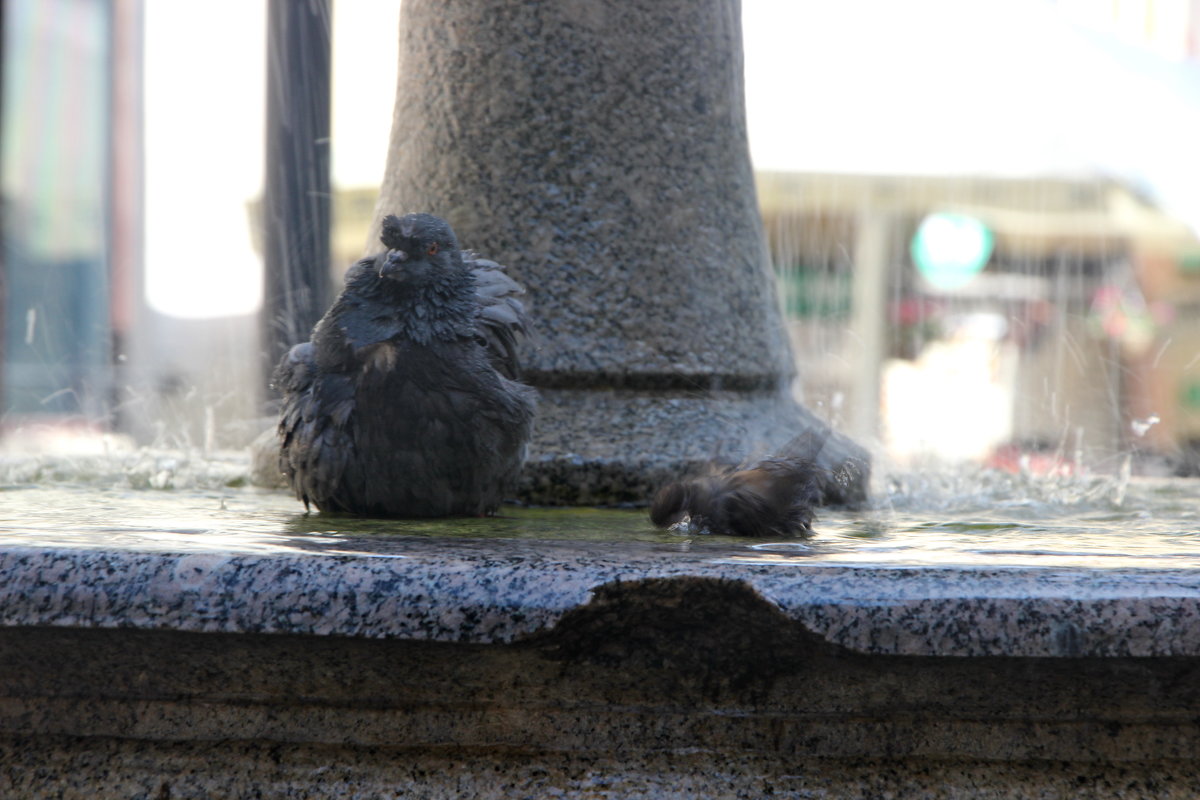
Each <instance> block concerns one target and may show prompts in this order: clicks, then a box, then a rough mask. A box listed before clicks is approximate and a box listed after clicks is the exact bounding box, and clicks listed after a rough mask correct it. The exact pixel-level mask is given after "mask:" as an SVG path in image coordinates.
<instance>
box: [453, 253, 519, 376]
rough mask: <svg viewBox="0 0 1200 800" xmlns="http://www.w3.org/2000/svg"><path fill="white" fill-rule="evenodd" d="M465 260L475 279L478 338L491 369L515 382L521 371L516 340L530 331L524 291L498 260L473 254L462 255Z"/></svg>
mask: <svg viewBox="0 0 1200 800" xmlns="http://www.w3.org/2000/svg"><path fill="white" fill-rule="evenodd" d="M463 261H464V263H465V264H466V265H467V267H468V268H469V269H470V270H471V274H472V275H474V277H475V296H476V298H477V300H478V302H479V322H478V325H477V329H476V332H477V334H478V336H479V339H480V341H481V343H482V344H483V346H484V347H485V348H486V349H487V352H488V358H489V359H490V360H491V362H492V366H494V367H495V368H496V370H497V371H498V372H499V373H500V374H501V375H503V376H504V377H506V378H508V379H510V380H516V379H517V377H518V375H519V373H520V370H521V362H520V359H519V357H518V355H517V337H518V336H521V335H523V334H525V333H526V331H527V318H526V316H525V305H524V304H523V303H522V302H521V300H520V297H521V295H523V294H525V290H524V289H522V288H521V285H520V284H518V283H517V282H516V281H514V280H513V279H512V278H510V277H508V275H507V274H506V273H505V272H504V267H502V266H500V265H499V264H497V263H496V262H495V261H489V260H487V259H486V258H480V257H479V256H477V255H476V254H475V253H471V252H464V253H463Z"/></svg>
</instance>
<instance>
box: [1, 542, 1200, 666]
mask: <svg viewBox="0 0 1200 800" xmlns="http://www.w3.org/2000/svg"><path fill="white" fill-rule="evenodd" d="M213 547H214V551H213V552H182V553H181V552H154V551H152V550H149V549H146V548H132V549H122V548H117V547H113V548H108V549H95V548H92V549H88V548H82V547H81V548H45V549H39V548H34V547H29V546H11V545H10V546H0V625H2V626H8V627H25V626H66V627H79V628H140V629H153V630H174V631H182V632H222V633H280V634H305V635H319V636H321V635H330V636H350V637H364V638H384V639H401V640H405V639H408V640H420V641H445V642H461V643H508V642H514V641H520V640H522V639H525V638H527V637H530V636H532V635H535V634H538V633H539V632H544V631H548V630H551V629H553V628H554V627H555V625H556V624H557V623H558V622H559V621H560V620H561V619H562V618H563V616H564V615H565V614H568V613H569V612H571V611H572V610H574V609H578V608H580V607H584V606H586V605H587V604H588V603H589V602H591V601H592V599H593V597H594V596H595V591H596V590H597V589H598V588H599V587H602V586H606V585H609V586H615V585H619V586H623V587H625V589H626V590H627V591H631V592H634V593H636V591H637V588H638V586H639V583H638V582H640V581H646V580H649V579H659V578H666V579H674V580H678V581H680V582H683V583H688V582H694V581H700V582H704V581H706V580H716V581H732V582H735V583H738V584H742V585H745V586H747V587H749V588H751V589H752V590H753V592H755V593H757V595H758V596H760V597H761V598H762V599H763V600H765V601H766V604H768V605H769V606H770V607H773V608H777V609H778V610H779V611H780V612H782V614H783V615H784V616H785V617H786V618H788V619H790V620H792V621H794V622H796V623H799V624H800V625H801V626H803V628H805V629H806V630H808V631H809V632H811V633H813V634H816V635H817V636H819V637H821V638H822V639H824V640H825V641H827V642H829V643H830V644H833V645H836V646H839V647H842V648H846V649H848V650H849V651H853V652H859V653H868V654H877V655H909V656H1062V657H1094V656H1095V657H1115V656H1195V655H1200V575H1198V574H1197V573H1196V572H1195V571H1190V570H1184V569H1179V570H1147V569H1129V570H1120V569H1118V570H1112V569H1101V568H1096V569H1087V568H995V569H989V568H961V567H955V568H943V567H902V566H874V567H872V566H838V565H828V564H817V563H805V562H804V561H803V560H802V559H785V558H780V559H773V558H771V557H770V556H769V555H764V556H762V557H759V556H756V555H736V554H720V553H714V552H712V551H700V550H697V551H689V550H688V549H687V548H685V547H682V546H681V547H678V548H669V547H663V546H650V545H639V543H628V542H626V543H621V544H619V545H617V544H614V545H612V546H606V545H605V544H604V543H584V544H576V543H564V542H530V541H518V540H462V539H452V540H432V539H428V538H421V537H398V538H389V539H387V540H379V539H377V540H374V541H373V542H372V541H357V542H355V543H354V548H353V549H352V550H349V549H347V548H346V547H345V546H344V545H343V546H342V547H339V548H336V549H332V550H319V549H316V548H315V547H314V548H313V549H312V550H311V551H310V552H306V551H304V549H303V548H302V547H300V548H293V549H292V550H291V551H281V552H271V553H251V552H238V548H237V545H236V542H234V543H231V542H230V541H229V540H228V539H223V540H221V542H220V544H219V545H218V544H214V546H213ZM218 548H220V549H221V551H220V552H218V551H217V549H218Z"/></svg>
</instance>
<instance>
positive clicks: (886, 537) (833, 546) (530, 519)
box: [0, 453, 1200, 568]
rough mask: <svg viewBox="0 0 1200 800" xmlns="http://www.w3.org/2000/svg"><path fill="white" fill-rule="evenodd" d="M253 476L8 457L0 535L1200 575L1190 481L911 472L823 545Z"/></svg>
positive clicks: (593, 512)
mask: <svg viewBox="0 0 1200 800" xmlns="http://www.w3.org/2000/svg"><path fill="white" fill-rule="evenodd" d="M242 474H244V464H243V463H242V462H241V461H239V460H238V459H237V458H231V459H229V460H228V461H222V460H221V459H192V460H190V461H189V460H188V459H187V458H184V457H182V456H178V457H167V456H163V455H161V454H160V455H156V456H152V455H148V454H145V453H143V454H140V455H138V456H136V457H134V456H131V458H130V460H129V461H128V462H126V463H125V464H124V465H123V466H122V465H121V464H119V463H116V462H112V461H109V462H105V461H103V460H98V461H96V462H94V463H93V462H91V461H87V460H77V461H75V462H74V463H73V465H69V464H67V463H66V462H62V463H53V462H46V461H44V460H43V461H42V462H41V463H40V466H31V465H30V464H29V463H21V464H16V463H8V464H3V463H0V540H2V541H3V542H4V543H5V544H7V545H25V546H28V545H37V546H47V545H48V546H61V547H85V548H95V547H116V548H130V549H139V550H154V551H201V550H202V551H210V552H211V551H229V552H239V553H247V552H306V553H325V554H330V555H341V554H348V553H355V554H369V555H374V556H379V557H402V556H404V554H405V544H406V543H408V542H412V541H414V540H417V539H419V540H421V541H423V542H424V543H425V544H426V545H427V544H428V540H429V539H430V538H432V537H440V538H442V539H444V540H446V542H447V546H448V547H451V546H453V547H465V546H471V544H472V543H482V542H487V543H488V546H489V547H490V548H492V549H494V550H495V549H497V548H498V549H499V553H500V554H503V553H504V552H505V550H504V548H507V547H511V548H513V552H514V554H516V553H520V552H529V551H530V550H537V549H538V547H539V546H540V545H544V546H545V547H546V548H548V549H550V550H553V549H555V548H557V547H561V546H562V545H563V544H564V543H576V544H584V543H586V544H587V545H588V546H589V547H603V548H605V550H606V551H607V552H608V553H610V554H614V555H617V556H620V555H621V554H623V553H629V555H631V556H632V555H634V554H635V553H637V552H646V551H647V550H649V551H655V552H660V553H664V552H681V551H687V552H689V553H690V554H691V556H692V557H697V556H699V557H701V558H703V557H705V556H711V558H713V559H715V560H720V561H724V562H742V563H758V564H787V563H796V562H805V563H822V564H855V565H864V564H890V565H920V564H938V565H954V564H961V565H974V566H983V565H996V566H1048V567H1053V566H1113V567H1125V568H1128V567H1150V568H1166V567H1170V568H1181V567H1186V568H1196V567H1200V511H1198V508H1197V504H1196V495H1197V489H1198V488H1200V487H1197V484H1196V483H1195V482H1194V481H1188V480H1180V479H1153V480H1151V479H1141V480H1133V481H1131V482H1125V483H1120V482H1119V479H1114V478H1111V477H1086V476H1084V477H1071V476H1067V477H1061V478H1055V479H1046V478H1032V477H1023V476H1013V475H1007V474H1001V473H985V472H980V473H977V474H974V475H964V474H963V473H961V472H954V473H950V472H947V473H922V474H917V473H914V474H911V475H906V476H904V477H903V478H895V479H885V480H884V481H883V482H882V483H883V486H882V487H880V488H879V490H878V491H877V494H876V497H877V500H876V507H875V508H873V509H871V510H870V511H867V512H862V513H849V512H839V511H828V510H827V511H824V512H822V513H821V515H820V517H819V519H818V523H817V526H816V530H817V535H816V536H815V537H813V538H812V539H809V540H804V541H797V540H793V541H783V542H764V541H758V540H755V541H748V540H740V539H734V538H729V537H720V536H701V537H692V538H690V539H685V538H682V537H680V536H679V535H677V534H673V533H668V532H662V531H659V530H657V529H655V528H653V527H652V526H651V525H650V523H649V520H648V519H647V517H646V514H645V512H644V511H639V510H632V511H630V510H601V509H590V508H565V509H538V508H519V507H515V506H506V507H504V508H503V509H502V511H503V513H502V514H501V515H499V516H496V517H491V518H479V519H452V520H373V519H361V518H357V517H350V516H340V515H326V514H316V513H313V514H307V513H305V512H304V509H303V506H301V505H300V504H299V503H298V502H297V501H296V500H294V499H293V498H292V497H291V496H289V495H287V494H285V493H282V492H269V491H263V490H258V489H253V488H250V487H247V486H245V485H244V480H242V478H241V477H240V476H241V475H242ZM156 487H167V488H163V489H158V488H156ZM170 487H174V488H170ZM500 541H505V542H508V543H510V544H505V545H499V542H500ZM426 549H427V548H426Z"/></svg>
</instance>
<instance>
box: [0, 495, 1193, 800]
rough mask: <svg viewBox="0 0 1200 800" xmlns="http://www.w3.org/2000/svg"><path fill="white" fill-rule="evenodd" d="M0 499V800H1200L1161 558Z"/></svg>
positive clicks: (601, 523) (238, 504) (1185, 578)
mask: <svg viewBox="0 0 1200 800" xmlns="http://www.w3.org/2000/svg"><path fill="white" fill-rule="evenodd" d="M131 498H132V499H131ZM4 499H5V500H7V501H8V503H7V506H8V508H10V509H11V508H14V507H20V508H22V509H23V511H22V512H21V513H20V515H19V516H20V519H19V520H17V519H15V518H10V519H9V520H8V523H7V531H6V532H5V533H4V534H2V535H0V687H3V688H2V689H0V753H3V758H2V759H0V763H4V764H11V765H14V766H13V767H11V768H10V769H9V770H8V771H7V772H4V771H0V789H3V790H4V792H3V794H4V795H5V796H9V795H14V796H23V795H27V796H42V795H45V794H53V795H54V796H66V797H72V796H80V797H82V796H84V795H85V794H87V793H88V792H89V791H91V792H93V793H94V790H95V788H96V787H97V786H105V787H108V786H116V787H118V788H121V789H124V790H127V792H128V793H129V794H128V796H162V797H192V796H195V797H201V796H211V794H212V793H214V792H217V793H220V792H227V793H232V794H235V795H236V794H241V793H244V792H246V791H249V790H250V789H251V788H253V789H254V790H255V791H263V787H268V788H269V791H265V793H264V794H263V796H270V797H274V796H279V797H290V796H305V793H306V792H309V793H311V792H317V793H322V792H323V793H335V794H336V793H345V796H362V797H385V796H395V794H394V792H404V791H406V792H411V793H414V794H416V795H417V796H457V795H460V794H464V793H465V794H476V795H478V796H497V797H500V796H512V794H513V793H514V792H515V793H516V794H518V795H523V794H528V795H531V796H532V795H538V794H544V793H546V792H551V790H553V792H557V793H558V794H559V796H567V797H585V796H595V794H594V792H596V791H598V789H597V787H601V788H604V787H607V788H605V791H608V792H609V794H607V795H606V796H613V797H620V796H638V797H643V796H644V797H649V796H656V797H657V796H680V797H682V796H689V794H690V795H692V796H694V795H695V794H696V793H701V794H707V795H711V796H722V795H729V796H737V795H744V796H756V795H758V794H761V793H764V792H766V791H767V790H768V789H771V790H772V791H776V792H777V793H781V794H782V796H796V797H811V796H831V797H832V796H842V794H844V793H850V794H855V793H860V794H861V793H862V792H866V791H868V790H874V789H879V790H886V791H892V792H893V793H894V794H895V796H905V794H906V793H908V792H917V791H918V790H919V791H920V792H924V793H923V794H920V796H924V797H942V796H945V797H967V796H979V797H992V796H1005V797H1008V796H1016V797H1019V796H1025V795H1032V794H1038V795H1039V796H1048V797H1053V796H1063V797H1073V796H1087V794H1086V792H1087V791H1091V792H1095V793H1097V794H1095V796H1122V793H1125V796H1145V795H1144V794H1143V793H1142V792H1141V789H1144V788H1145V785H1146V782H1147V781H1154V782H1156V783H1154V785H1155V786H1157V787H1159V789H1158V790H1156V791H1157V792H1158V793H1156V794H1154V795H1152V796H1156V797H1157V796H1163V797H1175V796H1178V797H1187V796H1194V790H1195V788H1196V786H1197V785H1200V783H1198V782H1200V771H1198V770H1196V769H1195V765H1196V763H1197V762H1196V758H1197V757H1200V723H1197V721H1196V720H1198V719H1200V659H1197V658H1196V657H1197V656H1198V655H1200V624H1198V612H1200V580H1197V577H1196V576H1197V574H1198V573H1197V572H1196V571H1195V566H1196V565H1195V563H1194V560H1193V557H1192V556H1190V555H1188V554H1187V553H1185V552H1177V550H1178V549H1177V548H1176V549H1175V550H1176V551H1173V554H1172V555H1167V556H1161V557H1146V558H1141V559H1138V558H1130V559H1116V560H1115V561H1111V562H1106V561H1105V560H1104V559H1103V558H1100V557H1090V556H1086V555H1083V556H1076V557H1071V558H1062V557H1058V558H1055V557H1042V558H1041V559H1040V561H1039V559H1038V558H1037V557H1034V558H1013V557H1011V556H1010V557H1005V556H1002V555H993V556H991V557H990V560H991V562H993V563H978V559H974V560H972V559H963V560H962V561H961V563H945V561H946V558H945V557H944V556H943V557H941V558H939V559H925V560H926V561H927V562H928V563H921V561H922V559H921V558H917V557H915V556H914V554H913V553H912V552H903V553H900V552H898V551H897V549H896V548H889V547H888V546H886V545H887V544H888V542H887V541H884V542H883V543H882V546H881V544H880V542H878V541H874V542H873V541H872V540H869V539H867V540H863V542H862V544H861V545H858V544H856V543H855V541H854V539H853V537H848V536H837V535H835V534H831V535H830V537H829V539H831V541H823V537H822V536H818V537H816V538H815V539H814V540H812V541H810V542H775V543H762V542H755V543H750V542H741V541H735V540H729V539H720V538H717V537H710V538H705V537H697V538H693V539H682V538H680V537H678V536H675V535H672V534H666V533H660V532H656V531H653V529H650V528H649V526H648V525H647V524H646V523H645V521H644V517H643V516H642V514H641V513H640V512H595V511H578V510H576V511H570V510H563V511H538V510H509V512H506V516H505V517H503V518H499V519H494V520H469V521H463V522H461V523H458V522H451V523H443V522H432V523H412V524H407V523H403V524H402V523H389V525H393V526H395V527H391V528H389V531H390V532H388V533H381V532H380V531H379V529H378V528H376V527H368V528H365V529H364V528H362V527H361V526H359V527H356V523H355V522H354V521H353V520H351V519H349V518H336V517H324V516H319V515H312V516H306V515H304V514H303V513H302V512H301V511H300V509H299V508H298V507H297V506H295V504H294V501H292V500H290V498H286V497H283V496H281V495H272V494H263V493H254V492H248V491H244V490H243V491H233V492H227V491H222V492H199V493H180V494H177V495H172V494H171V493H157V494H155V493H151V494H146V493H145V492H142V493H140V494H139V493H137V492H134V493H128V492H117V493H112V492H100V493H97V492H95V491H92V490H87V489H81V490H70V491H62V490H47V489H36V488H30V489H19V490H10V491H8V492H5V493H4ZM43 501H47V502H43ZM35 503H37V504H39V507H42V506H44V510H42V511H35V510H32V509H33V505H32V504H35ZM128 503H133V504H134V505H132V506H127V505H126V504H128ZM145 506H150V510H149V511H146V510H145V508H144V507H145ZM181 506H182V507H181ZM138 508H142V510H141V511H138V510H137V509H138ZM155 508H159V509H160V510H161V509H166V508H171V509H175V510H173V511H171V512H170V513H165V514H160V513H158V512H157V511H155V510H154V509H155ZM6 516H7V515H6ZM823 519H824V520H825V521H826V522H825V524H826V525H827V526H829V528H830V529H833V530H838V529H839V526H842V528H844V527H845V526H846V525H847V524H848V523H847V522H846V520H847V517H846V516H839V515H837V514H828V515H825V516H824V517H823ZM439 526H446V527H445V528H444V530H443V532H442V533H440V534H439V532H438V531H439ZM592 527H595V528H597V529H598V530H601V533H602V534H603V535H591V534H589V530H591V528H592ZM556 529H557V530H561V531H565V532H567V533H566V534H564V536H561V537H555V536H554V535H552V534H553V531H554V530H556ZM605 531H607V532H605ZM889 553H891V555H889ZM1109 564H1111V565H1109ZM1050 762H1054V763H1055V765H1056V766H1055V767H1054V769H1048V768H1046V767H1045V765H1046V764H1047V763H1050ZM931 781H932V784H930V782H931ZM930 785H934V788H932V789H930V788H929V787H930ZM164 787H165V788H164ZM248 787H249V788H248ZM271 787H273V788H271ZM347 787H357V789H356V790H355V791H357V792H358V794H354V792H351V791H350V789H349V788H347ZM872 787H874V789H872ZM906 787H907V788H906ZM914 787H916V788H914ZM981 787H985V788H986V791H984V789H981ZM1080 787H1083V790H1086V791H1085V792H1084V794H1082V795H1081V794H1078V792H1080V791H1081V789H1080ZM1139 787H1141V789H1139ZM818 790H819V791H818ZM1109 790H1111V791H1112V792H1113V793H1112V794H1109V793H1108V792H1109ZM71 791H76V792H77V795H76V794H71ZM64 792H65V794H62V793H64ZM156 792H157V795H155V794H154V793H156ZM389 792H393V794H389ZM553 792H552V793H553ZM813 792H818V793H817V794H813ZM819 792H827V794H820V793H819ZM988 792H994V793H988ZM1189 792H1191V793H1193V794H1189ZM56 793H58V794H56ZM747 793H749V794H747ZM789 793H790V794H789Z"/></svg>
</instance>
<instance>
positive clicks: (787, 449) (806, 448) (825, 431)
mask: <svg viewBox="0 0 1200 800" xmlns="http://www.w3.org/2000/svg"><path fill="white" fill-rule="evenodd" d="M831 435H833V429H832V428H827V427H819V428H817V427H814V428H808V429H806V430H805V431H803V432H802V433H799V434H797V435H796V436H795V437H793V438H792V439H790V440H788V442H787V443H786V444H784V445H783V447H781V448H779V450H778V451H777V452H776V453H775V456H774V458H775V459H780V460H787V461H809V462H814V463H815V462H816V460H817V456H818V455H820V454H821V451H822V450H824V449H825V443H826V442H827V441H829V437H830V436H831Z"/></svg>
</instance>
